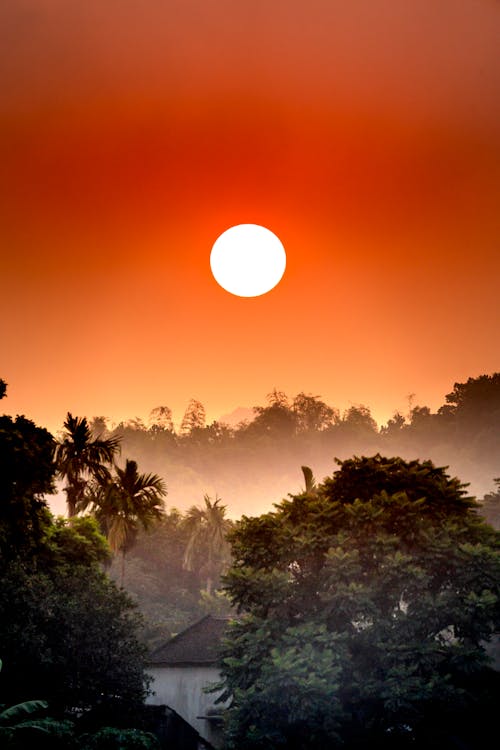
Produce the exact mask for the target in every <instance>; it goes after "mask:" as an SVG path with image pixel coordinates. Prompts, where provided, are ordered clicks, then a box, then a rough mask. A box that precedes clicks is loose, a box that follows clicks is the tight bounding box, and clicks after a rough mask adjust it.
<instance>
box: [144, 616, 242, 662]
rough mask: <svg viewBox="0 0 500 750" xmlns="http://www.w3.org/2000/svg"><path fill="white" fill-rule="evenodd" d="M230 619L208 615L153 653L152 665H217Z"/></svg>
mask: <svg viewBox="0 0 500 750" xmlns="http://www.w3.org/2000/svg"><path fill="white" fill-rule="evenodd" d="M229 619H230V618H228V617H214V616H213V615H206V616H205V617H203V618H202V619H201V620H198V622H195V623H194V624H193V625H190V627H188V628H186V630H183V631H182V632H181V633H178V634H177V635H176V636H174V637H173V638H171V639H170V640H169V641H167V642H166V643H164V644H163V646H160V647H159V648H157V649H156V650H155V651H153V653H152V655H151V658H150V664H156V665H160V664H164V665H170V666H180V665H186V666H187V665H195V664H215V663H216V662H217V659H218V656H219V649H220V645H221V640H222V636H223V634H224V630H225V629H226V626H227V623H228V621H229Z"/></svg>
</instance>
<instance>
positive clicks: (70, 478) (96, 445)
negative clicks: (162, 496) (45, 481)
mask: <svg viewBox="0 0 500 750" xmlns="http://www.w3.org/2000/svg"><path fill="white" fill-rule="evenodd" d="M64 430H65V432H64V433H63V437H62V439H61V440H60V441H59V442H58V444H57V446H56V452H55V460H56V465H57V472H58V475H59V477H60V478H61V479H65V480H66V487H65V488H64V492H65V493H66V502H67V506H68V516H69V517H70V518H71V517H72V516H74V515H76V513H77V512H78V510H80V507H79V506H81V504H82V502H83V499H84V493H85V489H86V487H87V483H88V482H89V480H96V481H105V480H106V479H107V478H109V476H110V473H109V469H108V468H107V465H111V464H112V463H113V459H114V457H115V455H116V453H117V452H118V451H119V449H120V438H118V437H113V438H107V439H105V440H104V439H102V438H100V437H97V438H94V437H93V436H92V430H91V429H90V426H89V423H88V422H87V418H86V417H83V418H81V419H80V418H78V417H74V416H73V415H72V414H71V413H70V412H68V414H67V416H66V421H65V422H64Z"/></svg>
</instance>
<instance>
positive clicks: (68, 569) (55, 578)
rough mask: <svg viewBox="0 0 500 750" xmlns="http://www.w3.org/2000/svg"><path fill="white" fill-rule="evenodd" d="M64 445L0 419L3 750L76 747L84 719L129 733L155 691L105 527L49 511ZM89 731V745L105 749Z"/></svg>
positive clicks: (29, 425) (26, 424)
mask: <svg viewBox="0 0 500 750" xmlns="http://www.w3.org/2000/svg"><path fill="white" fill-rule="evenodd" d="M54 449H55V441H54V439H53V438H52V436H51V435H50V434H49V433H48V432H47V431H46V430H45V429H43V428H40V427H37V426H36V425H34V424H33V422H31V421H30V420H28V419H26V418H24V417H17V418H15V419H12V418H11V417H8V416H3V417H0V576H1V581H2V585H1V587H0V644H1V657H2V661H3V665H2V666H3V669H2V672H1V674H0V703H2V704H4V706H11V707H12V708H7V709H4V710H3V712H2V714H1V716H0V728H1V731H0V735H1V738H2V743H3V744H2V747H22V748H28V747H43V746H47V747H66V746H68V747H74V746H75V744H74V742H73V739H74V736H73V735H74V731H76V730H75V729H74V721H75V720H76V719H78V720H79V721H80V723H82V718H81V717H84V719H85V721H84V722H83V724H82V727H83V726H87V727H92V726H93V727H94V728H96V726H99V725H100V726H102V725H104V726H106V724H107V723H109V722H110V721H111V720H113V721H115V720H116V717H117V716H121V717H122V718H121V719H120V721H121V722H122V723H123V722H124V723H125V727H126V726H127V720H128V721H133V717H134V716H136V717H137V716H138V715H140V713H141V707H142V705H143V701H144V698H145V696H146V691H147V684H148V682H147V679H146V675H145V672H144V663H145V655H146V652H145V648H144V646H143V645H141V643H140V640H139V627H140V618H139V615H138V613H137V612H136V609H135V607H134V605H133V604H132V602H131V600H130V599H129V598H128V596H127V595H126V594H125V593H124V592H123V591H120V590H118V588H117V587H116V586H115V584H114V583H113V582H112V581H111V580H110V579H109V578H108V576H107V575H106V574H105V573H104V572H103V569H102V565H103V563H105V562H106V561H107V560H108V558H109V554H110V552H109V548H108V545H107V543H106V540H105V538H104V537H103V536H102V535H101V533H100V532H99V530H98V526H97V522H96V521H95V520H94V519H92V518H88V517H87V518H73V519H71V520H70V521H67V520H64V519H58V520H55V519H54V518H53V517H52V515H51V514H50V513H49V511H48V508H47V505H46V502H45V496H46V495H47V494H48V493H51V492H52V490H53V483H54V477H55V474H56V471H57V465H56V463H55V460H54ZM34 699H36V701H38V702H37V703H32V701H33V700H34ZM40 701H43V702H44V703H40ZM45 705H46V707H47V710H48V711H49V712H50V718H48V719H47V717H46V716H45V717H44V716H40V715H39V714H40V712H42V714H43V710H42V709H43V708H44V706H45ZM33 712H34V713H35V714H37V715H36V716H35V718H34V719H31V720H29V721H27V722H26V721H19V720H18V719H19V715H20V716H21V717H24V718H25V719H26V717H27V716H29V715H30V714H31V713H33ZM16 717H17V718H16ZM92 717H95V718H94V719H93V718H92ZM97 717H98V718H97ZM33 722H35V723H33ZM40 722H41V723H40ZM68 722H69V723H68ZM35 725H36V726H35ZM132 727H133V724H132ZM56 735H57V737H58V738H57V737H56ZM87 735H88V737H87V739H88V742H87V740H85V743H87V744H85V743H84V744H81V747H82V748H84V747H85V748H87V747H91V746H95V747H98V746H99V745H98V744H94V745H92V743H93V742H94V740H93V739H91V735H89V733H88V732H87ZM47 737H49V738H50V742H49V740H48V739H47ZM137 738H139V739H140V733H138V734H137V735H136V739H137ZM139 739H138V741H139ZM153 739H154V738H151V737H150V738H149V739H147V740H146V741H147V742H149V745H148V746H149V747H153ZM45 740H47V743H48V744H47V745H44V742H45ZM134 741H135V740H134ZM96 742H97V740H96ZM65 743H66V744H65ZM68 743H69V744H68ZM72 743H73V744H72ZM132 746H133V744H130V747H132ZM135 746H136V747H140V746H141V745H139V744H136V745H135ZM142 747H146V745H142Z"/></svg>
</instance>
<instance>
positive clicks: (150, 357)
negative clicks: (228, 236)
mask: <svg viewBox="0 0 500 750" xmlns="http://www.w3.org/2000/svg"><path fill="white" fill-rule="evenodd" d="M499 50H500V3H499V2H497V1H496V0H352V1H350V2H346V0H342V2H340V1H337V0H307V1H306V0H262V1H260V0H237V2H236V1H235V0H210V1H208V0H175V1H174V0H140V2H139V0H105V1H104V2H103V0H5V1H4V2H2V3H1V4H0V92H1V96H0V108H1V125H0V128H1V134H0V135H1V137H0V175H1V177H0V242H1V295H0V305H1V315H0V377H2V378H3V379H5V380H6V381H7V382H8V384H9V391H8V399H7V400H5V401H3V402H2V407H3V408H4V410H6V411H7V412H8V413H12V414H15V413H24V414H26V416H29V417H31V418H32V419H34V420H35V421H36V422H37V423H39V424H42V425H45V426H47V427H49V429H52V430H57V429H59V428H60V427H61V425H62V422H63V420H64V416H65V414H66V412H67V411H68V410H70V411H72V412H73V413H74V414H77V415H79V416H84V415H86V416H88V417H92V416H94V415H105V416H108V417H109V418H110V419H111V420H112V421H118V420H121V419H125V418H128V417H135V416H140V417H143V418H147V416H148V414H149V412H150V410H151V409H152V408H153V407H156V406H159V405H167V406H170V407H171V408H172V410H173V412H174V417H175V419H176V420H180V419H181V418H182V414H183V411H184V409H185V407H186V405H187V403H188V401H189V399H190V398H196V399H199V400H200V401H202V402H203V403H204V405H205V407H206V409H207V415H208V418H209V420H211V419H214V418H217V417H219V416H220V415H221V414H224V413H227V412H230V411H232V410H233V409H234V408H236V407H238V406H253V405H255V404H263V403H265V398H266V394H267V393H269V392H270V391H271V390H272V389H273V388H274V387H276V388H278V389H280V390H284V391H286V392H287V393H288V394H289V395H292V396H293V395H295V394H296V393H298V392H299V391H306V392H308V393H312V394H314V395H320V396H321V397H322V398H323V399H324V400H326V401H327V402H328V403H330V404H331V405H334V406H338V407H340V408H341V409H343V408H347V407H349V406H350V405H351V404H359V403H364V404H366V405H368V406H370V407H371V409H372V412H373V414H374V416H375V418H376V419H377V420H378V421H379V422H381V421H386V420H387V419H388V418H389V417H390V416H391V415H392V413H393V411H395V410H396V409H401V410H403V411H405V410H406V408H407V396H408V394H409V393H414V394H416V395H415V401H416V403H420V404H426V405H428V406H430V407H432V408H436V407H438V406H439V405H441V404H442V403H443V401H444V396H445V394H446V393H448V392H449V391H450V390H451V389H452V387H453V383H454V382H455V381H460V382H462V381H464V380H466V379H467V378H468V377H470V376H477V375H480V374H490V373H492V372H495V371H498V370H500V347H499V339H500V336H499V331H500V298H499V272H500V254H499V251H500V247H499V238H500V54H499ZM239 223H257V224H263V225H265V226H267V227H269V229H271V230H272V231H273V232H275V233H276V234H277V235H278V236H279V237H280V239H281V241H282V242H283V244H284V246H285V248H286V252H287V269H286V272H285V275H284V277H283V280H282V281H281V283H280V284H279V285H278V286H277V287H276V288H275V289H274V290H273V291H271V292H270V293H269V294H267V295H264V296H262V297H257V298H250V299H247V298H239V297H235V296H233V295H231V294H229V293H227V292H225V291H224V290H223V289H222V288H221V287H219V286H218V285H217V283H216V282H215V280H214V279H213V277H212V275H211V272H210V265H209V256H210V250H211V247H212V244H213V242H214V241H215V239H216V238H217V236H218V235H219V234H220V233H221V232H222V231H224V230H225V229H227V228H228V227H230V226H231V225H233V224H239Z"/></svg>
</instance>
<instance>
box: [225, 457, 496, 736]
mask: <svg viewBox="0 0 500 750" xmlns="http://www.w3.org/2000/svg"><path fill="white" fill-rule="evenodd" d="M339 466H340V468H339V470H338V471H337V472H336V473H335V474H334V475H333V476H332V477H330V478H328V479H326V480H325V481H324V482H323V483H322V484H321V485H315V486H312V487H310V491H309V492H305V493H302V494H299V495H295V496H290V497H289V498H288V499H286V500H283V501H282V502H281V503H280V504H279V505H277V506H276V510H275V511H273V512H271V513H267V514H265V515H263V516H259V517H256V518H248V517H243V519H242V520H241V522H240V523H239V524H238V525H237V526H236V528H235V530H234V531H233V532H232V533H231V535H230V538H231V542H232V550H233V556H234V563H233V565H232V568H231V569H230V571H229V573H228V574H227V576H226V579H225V581H226V590H227V592H228V594H229V596H230V598H231V599H232V601H233V603H234V604H235V605H236V606H237V607H238V608H239V610H240V613H241V617H240V619H239V620H238V621H236V622H234V623H233V625H232V627H231V629H230V633H229V637H228V640H227V642H226V645H225V648H224V653H223V659H222V672H223V679H224V684H225V688H226V695H231V696H232V705H231V708H230V709H229V712H228V722H227V742H228V747H229V748H239V750H250V749H251V750H257V749H259V750H260V748H262V750H263V749H264V748H266V750H267V749H271V750H274V749H277V748H286V749H287V750H290V749H292V750H306V748H307V750H313V749H314V750H316V749H318V750H319V748H324V747H332V746H336V744H337V743H338V744H339V746H340V745H342V746H343V747H345V748H368V747H370V748H372V747H384V748H390V747H398V748H403V747H406V746H408V747H414V748H415V747H424V746H426V745H431V746H434V745H437V744H439V745H440V747H452V746H453V747H455V746H456V745H454V744H453V743H454V742H455V740H456V739H457V738H458V740H457V741H458V742H461V743H462V745H461V746H462V747H466V748H472V747H477V746H478V745H477V744H470V743H471V742H474V741H475V740H473V738H475V739H477V737H479V736H482V735H481V732H482V731H483V729H484V727H485V726H486V723H487V722H486V723H485V714H487V713H488V710H489V711H490V714H491V715H493V705H494V702H493V701H494V700H498V697H499V687H498V679H497V678H498V674H497V673H494V672H493V671H492V670H491V669H489V667H488V663H487V657H486V653H485V644H486V642H487V641H488V640H489V639H490V637H491V635H492V634H493V633H494V632H495V629H498V626H499V624H500V606H499V601H500V591H499V586H500V553H499V549H500V546H499V535H498V534H497V533H496V532H495V531H494V530H493V529H492V528H491V527H489V526H488V525H487V524H486V523H485V522H484V521H483V520H482V519H481V517H480V516H479V514H478V512H477V506H476V504H475V501H474V500H473V499H472V498H470V497H468V496H467V494H466V491H465V487H464V486H463V485H462V484H461V483H460V482H459V481H458V480H457V479H455V478H451V477H450V476H448V474H447V473H446V471H445V470H444V469H443V468H438V467H436V466H434V464H433V463H431V462H430V461H423V462H421V461H416V460H415V461H404V460H402V459H400V458H384V457H382V456H380V455H376V456H374V457H372V458H365V457H363V458H353V459H350V460H347V461H341V462H339ZM490 723H491V722H490ZM453 737H455V740H454V739H452V738H453Z"/></svg>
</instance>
